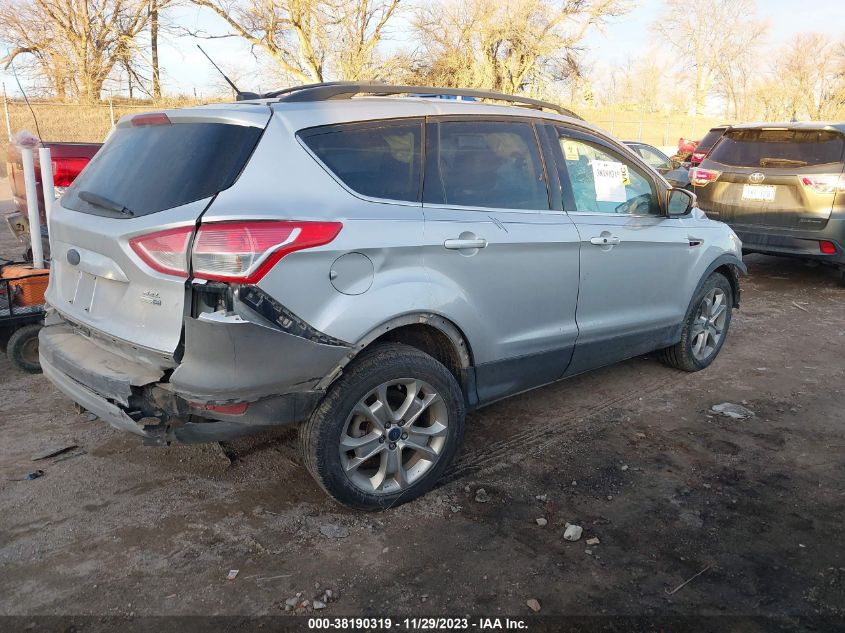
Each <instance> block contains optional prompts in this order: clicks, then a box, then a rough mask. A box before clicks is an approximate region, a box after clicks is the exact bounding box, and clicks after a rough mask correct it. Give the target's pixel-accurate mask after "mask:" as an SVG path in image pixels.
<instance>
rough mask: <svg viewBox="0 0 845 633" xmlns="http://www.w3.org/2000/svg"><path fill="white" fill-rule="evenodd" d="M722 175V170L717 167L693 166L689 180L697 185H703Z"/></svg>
mask: <svg viewBox="0 0 845 633" xmlns="http://www.w3.org/2000/svg"><path fill="white" fill-rule="evenodd" d="M721 175H722V172H720V171H716V170H715V169H703V168H701V167H691V168H690V170H689V181H690V182H691V183H692V184H693V185H694V186H696V187H703V186H704V185H706V184H709V183H711V182H715V181H717V180H718V179H719V176H721Z"/></svg>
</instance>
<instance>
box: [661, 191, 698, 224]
mask: <svg viewBox="0 0 845 633" xmlns="http://www.w3.org/2000/svg"><path fill="white" fill-rule="evenodd" d="M696 200H697V198H696V195H695V194H694V193H693V192H692V191H689V190H688V189H682V188H680V187H672V188H671V189H669V191H667V192H666V216H667V217H670V218H680V217H683V216H685V215H687V214H688V213H689V212H690V211H692V210H693V208H694V207H695V203H696Z"/></svg>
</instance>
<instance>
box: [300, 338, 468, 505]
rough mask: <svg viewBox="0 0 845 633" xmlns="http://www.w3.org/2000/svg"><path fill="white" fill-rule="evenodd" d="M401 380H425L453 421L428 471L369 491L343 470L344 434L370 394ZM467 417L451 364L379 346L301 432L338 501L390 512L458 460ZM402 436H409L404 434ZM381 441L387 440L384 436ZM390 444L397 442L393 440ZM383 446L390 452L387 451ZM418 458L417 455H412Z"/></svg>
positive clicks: (396, 346)
mask: <svg viewBox="0 0 845 633" xmlns="http://www.w3.org/2000/svg"><path fill="white" fill-rule="evenodd" d="M401 379H413V380H417V381H423V382H424V383H427V384H428V385H429V386H430V387H432V388H433V390H434V392H436V394H437V395H439V396H440V397H441V400H440V401H437V402H438V405H437V406H438V407H439V408H440V411H441V415H443V416H444V419H446V420H448V422H447V424H446V430H445V431H443V433H442V437H443V438H444V441H443V442H442V444H441V447H440V452H439V456H438V457H437V459H436V460H433V462H432V463H431V465H429V466H426V468H427V470H424V471H423V472H422V474H420V475H419V478H418V479H417V480H416V481H413V482H411V483H409V484H408V486H407V487H406V488H404V489H402V490H399V491H395V492H390V491H383V492H378V493H376V492H375V491H373V492H367V491H365V490H362V488H361V487H360V486H358V485H355V484H354V483H353V481H352V479H351V477H350V476H347V474H346V472H345V470H344V468H343V463H342V458H341V451H340V446H341V444H340V443H341V437H342V436H343V435H344V434H345V433H346V429H347V421H348V420H352V419H353V417H352V416H353V408H354V407H355V406H356V405H357V404H358V403H359V402H361V401H362V400H363V399H364V398H366V397H367V394H370V393H371V392H373V391H374V390H376V389H377V388H378V387H379V385H382V384H384V383H388V382H390V381H394V380H401ZM420 393H422V392H420ZM441 402H442V404H440V403H441ZM432 406H433V405H432ZM444 406H445V408H444ZM464 415H465V411H464V399H463V393H462V392H461V388H460V386H459V385H458V381H457V380H456V379H455V377H454V376H453V375H452V373H451V372H450V371H449V370H448V369H446V367H445V366H443V365H442V364H441V363H439V362H438V361H437V360H435V359H434V358H432V357H431V356H429V355H428V354H425V353H423V352H421V351H420V350H418V349H416V348H414V347H411V346H409V345H403V344H401V343H383V344H377V345H376V346H374V347H373V348H372V349H369V350H365V351H364V352H362V353H361V355H360V356H359V357H358V358H356V359H355V360H354V361H353V362H352V363H350V364H349V366H348V367H347V368H346V370H345V371H344V373H343V375H342V376H341V377H340V378H339V379H338V380H337V381H336V382H335V383H334V384H332V385H331V387H330V388H329V390H328V392H327V394H326V397H325V398H324V399H323V401H322V402H321V403H320V405H319V406H318V407H317V409H316V410H315V411H314V413H313V414H312V415H311V417H310V418H309V419H308V420H307V421H306V422H305V423H303V424H302V426H301V427H300V430H299V441H300V448H301V450H302V454H303V457H304V461H305V466H306V467H307V468H308V471H309V472H310V473H311V475H312V476H313V477H314V479H315V480H316V481H317V483H318V484H320V486H321V487H322V488H323V490H325V491H326V492H327V493H328V494H329V495H330V496H331V497H332V498H334V499H335V500H336V501H338V502H339V503H342V504H344V505H346V506H350V507H352V508H356V509H358V510H368V511H373V510H385V509H387V508H390V507H393V506H397V505H400V504H402V503H406V502H408V501H411V500H412V499H416V498H417V497H419V496H420V495H422V494H424V493H426V492H427V491H428V490H430V489H431V488H432V486H434V484H435V483H436V482H437V480H438V479H439V478H440V476H441V475H442V474H443V472H444V471H445V470H446V468H448V466H449V464H450V463H451V462H452V460H453V459H454V456H455V453H456V452H457V450H458V447H459V446H460V444H461V441H462V440H463V433H464ZM404 423H405V422H403V424H404ZM397 426H400V425H399V424H396V423H394V425H393V428H394V432H395V427H397ZM405 428H406V429H410V428H411V427H405ZM369 432H372V431H369ZM384 439H385V440H386V439H388V438H384ZM402 439H405V438H404V436H403V438H402ZM379 442H380V443H381V444H382V445H384V444H385V441H384V440H379ZM386 444H387V445H391V442H386ZM400 444H402V443H401V442H400ZM392 446H396V444H395V443H393V444H392ZM385 448H386V447H385ZM380 450H381V451H382V452H384V450H385V449H380ZM391 450H395V449H391ZM404 450H405V449H402V448H401V447H400V448H399V449H398V455H399V460H400V463H402V459H403V457H402V455H403V454H404ZM408 450H411V449H408ZM414 457H415V454H414V453H412V454H411V458H414ZM379 458H381V453H380V454H379ZM373 459H375V458H373ZM365 463H366V462H365ZM419 463H420V462H417V464H419ZM424 466H425V465H424ZM385 479H386V478H385ZM396 481H397V482H398V479H397V480H396Z"/></svg>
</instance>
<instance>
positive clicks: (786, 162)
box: [760, 158, 807, 167]
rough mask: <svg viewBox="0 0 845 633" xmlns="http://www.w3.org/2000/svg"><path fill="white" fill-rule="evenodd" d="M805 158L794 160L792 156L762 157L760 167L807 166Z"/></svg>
mask: <svg viewBox="0 0 845 633" xmlns="http://www.w3.org/2000/svg"><path fill="white" fill-rule="evenodd" d="M806 165H807V161H805V160H792V159H791V158H761V159H760V167H778V166H783V167H806Z"/></svg>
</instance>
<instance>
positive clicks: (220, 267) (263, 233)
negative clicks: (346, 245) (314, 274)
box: [191, 221, 343, 284]
mask: <svg viewBox="0 0 845 633" xmlns="http://www.w3.org/2000/svg"><path fill="white" fill-rule="evenodd" d="M342 226H343V225H342V224H341V223H340V222H288V221H251V222H214V223H209V224H203V225H202V226H200V228H199V232H198V233H197V239H196V240H195V241H194V246H193V249H192V251H191V269H192V273H193V275H194V277H197V278H199V279H208V280H211V281H229V282H237V283H244V284H254V283H256V282H258V280H259V279H261V278H262V277H263V276H264V275H265V274H266V273H267V271H268V270H270V269H271V268H272V267H273V266H275V265H276V263H277V262H278V261H279V260H280V259H281V258H282V257H284V256H285V255H287V254H288V253H293V252H294V251H299V250H302V249H304V248H313V247H315V246H322V245H323V244H328V243H329V242H331V241H332V240H333V239H334V238H335V237H336V236H337V234H338V233H339V232H340V229H341V227H342Z"/></svg>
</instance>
